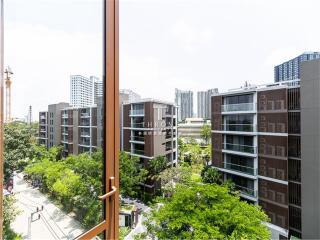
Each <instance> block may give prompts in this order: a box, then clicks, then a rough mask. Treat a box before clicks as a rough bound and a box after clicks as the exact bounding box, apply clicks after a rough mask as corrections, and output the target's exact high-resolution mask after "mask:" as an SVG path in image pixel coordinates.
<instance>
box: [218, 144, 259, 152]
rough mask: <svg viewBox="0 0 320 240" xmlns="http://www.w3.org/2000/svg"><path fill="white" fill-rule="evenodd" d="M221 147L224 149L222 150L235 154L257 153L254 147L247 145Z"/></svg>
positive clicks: (225, 145)
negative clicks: (234, 152)
mask: <svg viewBox="0 0 320 240" xmlns="http://www.w3.org/2000/svg"><path fill="white" fill-rule="evenodd" d="M223 147H224V150H231V151H236V152H244V153H251V154H255V153H256V152H257V151H256V147H255V146H249V145H240V144H231V143H225V144H224V146H223Z"/></svg>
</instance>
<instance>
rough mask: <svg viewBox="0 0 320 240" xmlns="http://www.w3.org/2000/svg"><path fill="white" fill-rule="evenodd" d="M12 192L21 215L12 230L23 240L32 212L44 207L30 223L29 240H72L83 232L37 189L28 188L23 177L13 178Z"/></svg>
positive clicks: (25, 237)
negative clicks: (20, 235)
mask: <svg viewBox="0 0 320 240" xmlns="http://www.w3.org/2000/svg"><path fill="white" fill-rule="evenodd" d="M14 183H15V186H14V192H15V196H16V199H17V200H18V201H17V203H16V206H17V207H18V208H19V210H20V211H21V213H20V214H19V216H17V218H16V220H15V221H14V222H13V223H12V228H13V230H14V231H16V232H17V233H19V234H22V237H23V239H28V232H29V231H28V229H29V226H28V218H29V217H30V216H31V213H32V212H35V211H36V208H37V207H38V208H39V209H40V208H41V206H43V207H44V209H43V211H40V212H39V214H40V219H39V220H38V216H39V214H38V213H37V214H34V216H33V220H34V221H33V222H32V223H31V239H35V240H38V239H39V240H40V239H41V240H47V239H48V240H49V239H50V240H51V239H53V240H58V239H74V238H75V237H77V236H78V235H80V234H81V233H83V232H84V229H82V227H81V225H80V223H79V222H78V221H76V220H74V219H73V218H72V217H70V216H68V215H67V214H65V213H64V212H63V211H62V210H60V209H59V208H58V207H56V206H55V205H54V204H53V203H52V202H51V201H50V200H49V199H48V198H47V197H46V196H45V195H44V194H42V193H41V192H40V191H38V190H37V189H34V188H32V187H30V186H29V185H28V184H27V183H26V182H25V181H24V180H23V175H22V174H21V173H20V174H17V175H16V176H14Z"/></svg>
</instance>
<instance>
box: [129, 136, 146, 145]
mask: <svg viewBox="0 0 320 240" xmlns="http://www.w3.org/2000/svg"><path fill="white" fill-rule="evenodd" d="M144 140H145V139H144V136H131V138H130V141H131V142H138V143H143V144H144Z"/></svg>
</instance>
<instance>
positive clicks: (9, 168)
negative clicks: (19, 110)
mask: <svg viewBox="0 0 320 240" xmlns="http://www.w3.org/2000/svg"><path fill="white" fill-rule="evenodd" d="M35 141H36V140H35V137H34V129H33V128H32V127H30V126H29V125H27V124H26V123H17V122H14V123H8V124H5V125H4V159H5V161H4V179H5V181H7V180H8V179H9V178H10V177H11V176H12V174H13V171H14V170H21V169H22V168H23V167H24V166H25V165H26V163H27V161H26V160H27V159H29V158H32V156H33V154H34V147H33V146H34V143H35Z"/></svg>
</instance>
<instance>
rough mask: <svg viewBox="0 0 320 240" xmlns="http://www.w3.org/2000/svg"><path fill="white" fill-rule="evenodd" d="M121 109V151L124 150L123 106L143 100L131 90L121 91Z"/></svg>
mask: <svg viewBox="0 0 320 240" xmlns="http://www.w3.org/2000/svg"><path fill="white" fill-rule="evenodd" d="M119 97H120V99H119V105H120V106H119V107H120V111H119V112H120V150H121V151H122V150H123V140H122V139H123V131H122V130H123V128H122V127H123V126H122V123H123V104H127V103H130V102H135V101H138V100H140V99H141V96H140V95H139V94H137V93H135V92H134V91H132V90H130V89H120V93H119Z"/></svg>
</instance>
